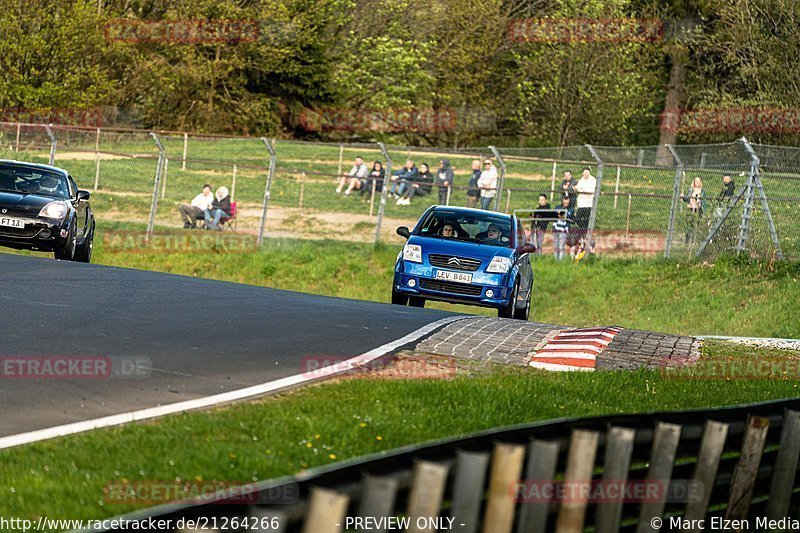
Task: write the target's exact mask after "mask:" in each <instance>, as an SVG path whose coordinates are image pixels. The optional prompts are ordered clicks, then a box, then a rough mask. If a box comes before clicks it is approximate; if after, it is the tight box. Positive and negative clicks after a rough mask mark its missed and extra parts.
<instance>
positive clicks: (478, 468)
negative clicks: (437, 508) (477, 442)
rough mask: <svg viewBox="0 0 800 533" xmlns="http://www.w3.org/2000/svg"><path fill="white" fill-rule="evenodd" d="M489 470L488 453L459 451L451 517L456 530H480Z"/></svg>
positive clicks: (472, 531)
mask: <svg viewBox="0 0 800 533" xmlns="http://www.w3.org/2000/svg"><path fill="white" fill-rule="evenodd" d="M488 468H489V454H488V453H486V452H468V451H464V450H459V452H458V457H457V459H456V473H455V479H454V480H453V506H452V508H451V510H450V517H451V518H453V525H454V526H455V527H454V529H457V530H458V531H459V532H461V533H476V532H477V531H479V530H480V510H481V500H482V499H483V493H484V490H485V489H484V486H485V484H486V471H487V470H488ZM462 524H463V526H462Z"/></svg>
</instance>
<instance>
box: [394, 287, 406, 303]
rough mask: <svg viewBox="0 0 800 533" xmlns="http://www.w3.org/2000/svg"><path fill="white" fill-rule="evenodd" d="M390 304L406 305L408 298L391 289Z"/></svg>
mask: <svg viewBox="0 0 800 533" xmlns="http://www.w3.org/2000/svg"><path fill="white" fill-rule="evenodd" d="M392 303H393V304H394V305H408V296H406V295H405V294H401V293H399V292H397V291H396V290H394V289H392Z"/></svg>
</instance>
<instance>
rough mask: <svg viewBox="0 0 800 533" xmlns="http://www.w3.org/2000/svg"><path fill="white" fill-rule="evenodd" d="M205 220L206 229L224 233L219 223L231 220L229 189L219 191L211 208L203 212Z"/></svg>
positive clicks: (222, 188) (223, 188) (221, 188)
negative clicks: (223, 220)
mask: <svg viewBox="0 0 800 533" xmlns="http://www.w3.org/2000/svg"><path fill="white" fill-rule="evenodd" d="M203 218H204V219H205V221H206V229H215V230H218V231H222V226H220V225H219V221H220V220H222V219H224V218H231V197H230V196H228V188H227V187H220V188H219V189H217V192H215V193H214V201H213V202H211V206H210V207H207V208H206V210H205V211H203Z"/></svg>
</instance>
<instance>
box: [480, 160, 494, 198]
mask: <svg viewBox="0 0 800 533" xmlns="http://www.w3.org/2000/svg"><path fill="white" fill-rule="evenodd" d="M483 164H484V167H485V168H484V169H483V172H481V177H480V178H479V179H478V188H479V189H480V191H481V209H484V210H488V209H489V206H490V205H491V204H492V200H494V197H495V196H497V167H496V166H494V163H492V160H491V159H487V160H485V161H484V162H483Z"/></svg>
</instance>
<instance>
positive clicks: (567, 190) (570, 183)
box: [561, 170, 578, 208]
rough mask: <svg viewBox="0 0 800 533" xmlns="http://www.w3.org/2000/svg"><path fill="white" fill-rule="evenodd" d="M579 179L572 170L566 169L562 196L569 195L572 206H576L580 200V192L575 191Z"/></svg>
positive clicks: (562, 181)
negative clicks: (573, 175)
mask: <svg viewBox="0 0 800 533" xmlns="http://www.w3.org/2000/svg"><path fill="white" fill-rule="evenodd" d="M577 184H578V181H577V180H576V179H575V178H574V177H572V171H571V170H565V171H564V179H562V180H561V196H569V202H570V205H572V207H573V208H574V207H575V202H576V201H578V193H577V192H576V191H575V185H577Z"/></svg>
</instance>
